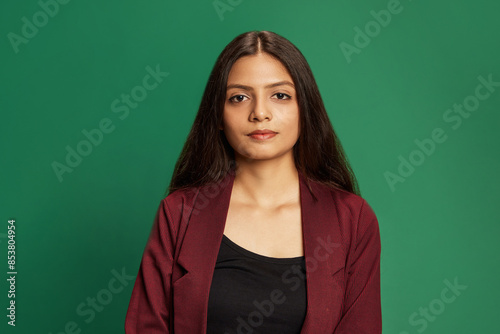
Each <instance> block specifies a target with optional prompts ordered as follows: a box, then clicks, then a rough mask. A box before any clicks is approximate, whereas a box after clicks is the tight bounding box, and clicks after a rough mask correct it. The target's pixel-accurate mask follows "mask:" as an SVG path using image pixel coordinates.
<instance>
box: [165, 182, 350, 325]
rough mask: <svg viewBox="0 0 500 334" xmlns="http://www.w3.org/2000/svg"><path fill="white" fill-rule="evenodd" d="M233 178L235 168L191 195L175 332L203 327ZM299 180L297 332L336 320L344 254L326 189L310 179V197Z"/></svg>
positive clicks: (175, 292)
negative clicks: (300, 317) (300, 304)
mask: <svg viewBox="0 0 500 334" xmlns="http://www.w3.org/2000/svg"><path fill="white" fill-rule="evenodd" d="M233 181H234V173H228V174H227V176H226V177H225V178H224V179H223V180H221V182H219V183H218V184H215V185H210V186H204V187H201V188H200V189H199V191H198V194H197V195H196V199H195V203H194V204H193V207H192V209H193V211H192V214H191V218H190V220H189V223H188V225H187V231H186V233H185V235H184V238H183V240H182V241H180V242H182V245H181V246H180V253H179V256H178V259H177V264H178V265H179V266H180V267H182V268H183V269H184V270H185V272H186V273H185V274H184V275H183V276H181V277H180V278H178V279H176V280H175V281H174V282H173V283H172V288H173V304H174V308H173V309H174V310H175V314H174V316H173V319H174V332H177V333H205V332H206V321H207V308H208V297H209V291H210V285H211V281H212V276H213V271H214V267H215V262H216V260H217V255H218V252H219V247H220V244H221V241H222V236H223V233H224V227H225V222H226V217H227V212H228V208H229V202H230V198H231V191H232V188H233ZM299 182H300V201H301V212H302V228H303V241H304V254H305V257H306V272H307V279H306V286H307V314H306V318H305V321H304V325H303V327H302V332H301V333H318V330H320V331H321V330H322V329H323V330H324V329H328V328H333V327H331V326H333V324H334V323H336V322H337V320H338V319H337V317H338V315H339V314H340V307H341V305H342V299H343V284H342V282H343V270H341V269H343V268H344V263H345V254H343V252H342V247H339V246H340V243H341V239H340V230H339V224H338V222H337V220H336V219H337V212H336V208H335V205H334V203H333V200H332V197H331V194H330V193H329V190H328V189H327V188H326V187H324V186H321V185H319V184H317V183H315V182H310V184H311V187H312V189H313V191H314V194H315V195H316V197H317V199H318V200H317V201H315V200H314V198H313V197H312V195H311V193H310V192H309V189H308V188H307V185H306V180H305V178H304V176H303V175H302V174H301V173H299ZM184 210H185V208H184ZM177 248H179V247H177Z"/></svg>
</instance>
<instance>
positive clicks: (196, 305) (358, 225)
mask: <svg viewBox="0 0 500 334" xmlns="http://www.w3.org/2000/svg"><path fill="white" fill-rule="evenodd" d="M299 180H300V182H299V183H300V203H301V212H302V231H303V242H304V255H305V258H306V273H307V276H306V287H307V313H306V317H305V320H304V324H303V326H302V331H301V333H310V334H323V333H334V334H364V333H366V334H368V333H369V334H380V333H382V314H381V300H380V252H381V245H380V233H379V225H378V221H377V218H376V216H375V214H374V212H373V210H372V209H371V207H370V206H369V205H368V203H367V202H366V201H365V200H364V199H363V198H361V197H359V196H357V195H354V194H352V193H349V192H346V191H343V190H338V189H332V188H330V187H327V186H324V185H322V184H320V183H317V182H314V181H309V184H310V186H311V190H312V193H313V194H314V196H315V197H316V199H317V200H315V199H314V197H313V195H312V193H311V191H310V190H309V189H308V188H307V185H306V179H305V177H304V176H303V175H302V174H301V173H299ZM233 181H234V174H231V173H229V174H227V176H226V177H225V178H224V179H223V180H222V181H221V182H219V183H217V184H212V185H210V186H203V187H198V188H191V189H188V190H177V191H175V192H173V193H171V194H170V195H168V196H167V197H166V198H164V199H163V200H162V201H161V203H160V206H159V209H158V213H157V216H156V218H155V221H154V224H153V228H152V230H151V234H150V236H149V239H148V242H147V244H146V247H145V250H144V254H143V257H142V261H141V264H140V267H139V272H138V274H137V278H136V281H135V284H134V288H133V291H132V296H131V299H130V304H129V306H128V310H127V314H126V319H125V332H126V334H136V333H137V334H138V333H140V334H156V333H158V334H159V333H162V334H165V333H177V334H205V333H206V326H207V309H208V296H209V291H210V286H211V280H212V275H213V272H214V267H215V262H216V259H217V255H218V251H219V246H220V244H221V241H222V235H223V232H224V225H225V221H226V216H227V211H228V208H229V200H230V196H231V190H232V185H233ZM254 332H255V333H258V328H256V329H255V331H254Z"/></svg>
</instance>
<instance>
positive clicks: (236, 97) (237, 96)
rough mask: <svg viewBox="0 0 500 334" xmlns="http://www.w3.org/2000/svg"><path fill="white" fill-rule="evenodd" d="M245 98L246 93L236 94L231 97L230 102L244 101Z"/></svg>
mask: <svg viewBox="0 0 500 334" xmlns="http://www.w3.org/2000/svg"><path fill="white" fill-rule="evenodd" d="M244 99H246V96H245V95H235V96H233V97H231V98H230V99H229V101H230V102H236V103H238V102H242V101H243V100H244Z"/></svg>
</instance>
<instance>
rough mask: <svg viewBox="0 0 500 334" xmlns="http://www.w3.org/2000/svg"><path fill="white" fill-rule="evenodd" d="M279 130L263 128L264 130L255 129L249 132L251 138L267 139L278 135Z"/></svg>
mask: <svg viewBox="0 0 500 334" xmlns="http://www.w3.org/2000/svg"><path fill="white" fill-rule="evenodd" d="M276 133H277V132H274V131H271V130H267V129H263V130H255V131H252V132H250V133H249V134H248V136H249V137H250V138H253V139H257V140H266V139H269V138H272V137H274V136H275V135H276Z"/></svg>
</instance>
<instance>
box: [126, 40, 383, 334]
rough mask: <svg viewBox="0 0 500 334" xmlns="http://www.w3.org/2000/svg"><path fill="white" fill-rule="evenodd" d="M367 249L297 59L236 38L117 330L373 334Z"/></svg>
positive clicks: (371, 255) (333, 139) (373, 273)
mask: <svg viewBox="0 0 500 334" xmlns="http://www.w3.org/2000/svg"><path fill="white" fill-rule="evenodd" d="M380 251H381V246H380V235H379V226H378V222H377V218H376V216H375V214H374V212H373V210H372V209H371V208H370V206H369V205H368V203H367V202H366V201H365V200H364V199H363V198H361V197H360V194H359V192H358V189H357V183H356V179H355V177H354V174H353V172H352V170H351V168H350V166H349V163H348V161H347V159H346V157H345V155H344V152H343V149H342V146H341V144H340V141H339V140H338V138H337V136H336V135H335V132H334V131H333V128H332V125H331V123H330V120H329V118H328V115H327V113H326V111H325V107H324V105H323V102H322V99H321V96H320V93H319V90H318V87H317V85H316V82H315V80H314V77H313V74H312V72H311V69H310V68H309V65H308V64H307V62H306V60H305V58H304V57H303V55H302V54H301V52H300V51H299V50H298V49H297V48H296V47H295V46H294V45H293V44H291V43H290V42H289V41H288V40H286V39H285V38H283V37H281V36H279V35H277V34H275V33H272V32H268V31H261V32H257V31H252V32H247V33H244V34H241V35H239V36H237V37H236V38H235V39H234V40H233V41H231V42H230V43H229V44H228V45H227V46H226V48H225V49H224V50H223V51H222V53H221V54H220V56H219V57H218V59H217V61H216V64H215V66H214V68H213V70H212V72H211V74H210V77H209V80H208V83H207V86H206V89H205V92H204V94H203V98H202V101H201V105H200V108H199V110H198V114H197V116H196V119H195V121H194V124H193V127H192V129H191V132H190V133H189V136H188V138H187V141H186V143H185V145H184V148H183V150H182V152H181V155H180V158H179V160H178V161H177V164H176V166H175V171H174V175H173V177H172V181H171V183H170V187H169V194H168V196H166V198H164V199H163V200H162V201H161V203H160V207H159V209H158V213H157V216H156V219H155V221H154V225H153V229H152V230H151V234H150V237H149V240H148V242H147V245H146V248H145V250H144V254H143V258H142V261H141V265H140V269H139V273H138V275H137V279H136V281H135V285H134V288H133V291H132V296H131V300H130V304H129V308H128V311H127V315H126V321H125V329H126V333H127V334H135V333H148V334H149V333H181V334H190V333H313V334H318V333H336V334H361V333H370V334H371V333H373V334H375V333H381V332H382V321H381V301H380Z"/></svg>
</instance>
